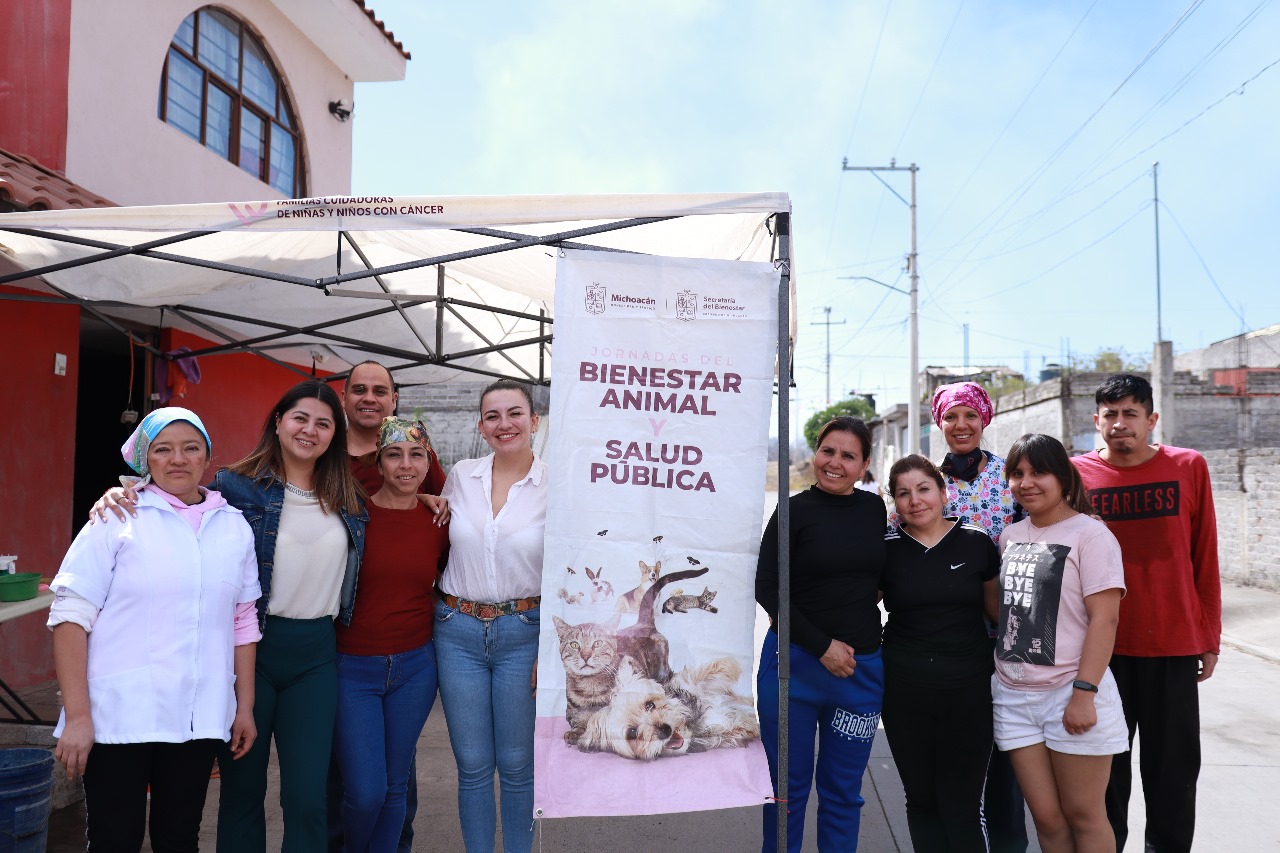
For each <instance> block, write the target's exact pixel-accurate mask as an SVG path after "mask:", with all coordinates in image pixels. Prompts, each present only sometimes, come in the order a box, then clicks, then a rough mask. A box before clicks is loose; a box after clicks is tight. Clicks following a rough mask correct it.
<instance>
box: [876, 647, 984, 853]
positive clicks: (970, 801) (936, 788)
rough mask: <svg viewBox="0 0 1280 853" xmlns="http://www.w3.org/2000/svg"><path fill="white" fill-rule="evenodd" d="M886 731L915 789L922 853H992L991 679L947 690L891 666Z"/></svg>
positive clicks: (914, 817)
mask: <svg viewBox="0 0 1280 853" xmlns="http://www.w3.org/2000/svg"><path fill="white" fill-rule="evenodd" d="M885 669H886V671H885V684H884V711H883V712H882V714H881V719H883V720H884V731H885V734H886V735H887V736H888V738H889V749H890V750H891V751H892V752H893V761H894V764H896V765H897V767H898V773H899V775H900V776H901V777H902V787H903V788H904V789H905V791H906V795H907V826H908V827H909V829H910V830H911V843H912V845H913V846H914V847H915V849H916V851H917V853H935V851H937V853H951V852H952V851H955V853H959V852H960V851H964V852H965V853H968V852H969V851H973V853H986V851H987V849H988V848H987V835H986V826H985V821H984V819H983V815H982V787H983V783H984V781H985V779H986V774H987V762H988V760H989V759H990V757H991V745H992V733H991V684H990V682H989V680H988V679H986V678H983V679H981V680H979V681H976V682H975V683H973V684H969V685H965V686H963V687H952V688H939V687H933V686H929V685H926V684H921V683H919V682H915V681H911V680H908V679H903V678H895V677H894V676H893V675H892V673H891V667H886V668H885Z"/></svg>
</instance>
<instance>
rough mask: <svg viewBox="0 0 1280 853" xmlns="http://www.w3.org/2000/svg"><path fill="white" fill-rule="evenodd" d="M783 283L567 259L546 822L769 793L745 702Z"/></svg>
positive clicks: (614, 260)
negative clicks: (781, 284) (555, 819)
mask: <svg viewBox="0 0 1280 853" xmlns="http://www.w3.org/2000/svg"><path fill="white" fill-rule="evenodd" d="M778 284H779V275H778V273H777V271H775V270H774V269H773V268H772V266H771V265H769V264H764V263H746V262H741V261H709V260H695V259H682V258H665V257H652V256H646V255H631V254H622V253H613V252H585V251H565V252H563V253H562V254H561V256H560V260H559V264H558V268H557V272H556V304H555V359H554V363H553V368H552V383H551V411H552V413H553V414H554V416H555V426H554V428H553V429H552V431H551V439H550V446H549V448H548V452H547V456H548V463H549V467H550V476H551V483H550V493H549V499H548V501H549V503H548V508H547V527H546V559H545V562H544V564H543V580H542V617H541V618H542V623H541V637H540V646H539V655H538V696H537V722H536V738H535V786H534V787H535V792H534V805H535V814H536V815H537V816H538V817H572V816H581V815H624V814H659V813H663V812H685V811H698V810H702V809H720V808H730V807H735V806H753V805H761V804H762V803H764V802H765V800H766V799H767V798H768V797H769V796H771V794H772V789H771V786H770V783H769V772H768V766H767V763H766V761H765V755H764V749H763V747H762V746H761V743H760V725H759V721H758V718H757V716H756V709H755V704H754V701H753V700H752V689H751V688H752V685H751V672H752V660H753V658H754V656H755V653H756V649H755V648H754V641H753V637H752V629H753V625H754V620H755V607H756V605H755V567H756V555H757V552H758V551H759V547H760V518H761V517H762V515H763V512H764V477H765V465H766V464H767V458H768V452H767V451H768V437H769V416H770V409H771V404H772V397H773V369H774V359H775V356H776V343H777V321H776V318H777V293H778Z"/></svg>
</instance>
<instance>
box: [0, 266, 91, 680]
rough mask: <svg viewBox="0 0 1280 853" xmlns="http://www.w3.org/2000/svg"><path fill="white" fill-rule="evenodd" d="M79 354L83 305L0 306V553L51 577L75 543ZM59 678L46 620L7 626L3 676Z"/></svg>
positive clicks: (0, 643) (0, 630)
mask: <svg viewBox="0 0 1280 853" xmlns="http://www.w3.org/2000/svg"><path fill="white" fill-rule="evenodd" d="M0 290H3V291H4V292H6V293H24V292H27V291H22V290H19V289H17V288H11V287H3V288H0ZM79 352H80V309H79V308H78V307H77V306H75V305H54V304H47V303H33V302H0V364H2V365H4V375H5V377H6V378H7V381H6V383H5V384H6V386H7V388H8V390H7V394H6V397H7V399H6V401H5V405H4V412H3V414H0V483H3V488H0V553H4V554H17V555H18V570H19V571H27V572H40V573H41V574H43V575H44V576H46V577H52V576H53V575H54V573H55V572H57V570H58V565H59V564H60V563H61V562H62V555H63V554H65V553H66V550H67V546H68V545H70V544H71V484H72V480H73V477H74V469H73V466H74V464H75V455H76V422H75V417H76V376H77V374H78V372H79V363H78V362H79ZM55 353H63V354H65V355H66V356H67V375H66V376H55V375H54V373H53V362H54V354H55ZM52 677H53V648H52V645H51V643H50V638H49V632H48V630H46V629H45V627H44V618H43V616H42V614H38V613H37V614H31V615H29V616H23V617H20V618H18V619H15V620H12V621H10V622H5V623H4V624H2V625H0V678H3V679H4V680H5V681H7V682H8V683H9V684H11V685H13V686H26V685H28V684H35V683H38V682H41V681H46V680H48V679H50V678H52Z"/></svg>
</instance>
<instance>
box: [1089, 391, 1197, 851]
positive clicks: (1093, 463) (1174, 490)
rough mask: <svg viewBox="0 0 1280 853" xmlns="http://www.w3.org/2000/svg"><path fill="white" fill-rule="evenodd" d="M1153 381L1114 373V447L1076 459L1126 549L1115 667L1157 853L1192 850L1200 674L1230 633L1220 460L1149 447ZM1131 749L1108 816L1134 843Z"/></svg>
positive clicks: (1110, 794) (1103, 400) (1109, 421)
mask: <svg viewBox="0 0 1280 853" xmlns="http://www.w3.org/2000/svg"><path fill="white" fill-rule="evenodd" d="M1152 399H1153V395H1152V392H1151V385H1150V383H1148V382H1147V380H1145V379H1143V378H1141V377H1139V376H1133V375H1130V374H1121V375H1117V376H1112V377H1110V378H1108V379H1107V380H1106V382H1104V383H1103V384H1102V386H1101V387H1100V388H1099V389H1098V391H1097V394H1096V395H1095V401H1096V402H1097V406H1098V410H1097V413H1096V414H1095V415H1094V416H1093V421H1094V424H1095V425H1096V426H1097V428H1098V432H1100V433H1101V434H1102V440H1103V441H1104V442H1105V443H1106V447H1104V448H1103V449H1102V450H1098V451H1094V452H1092V453H1087V454H1085V455H1083V456H1077V457H1075V458H1074V459H1072V462H1074V463H1075V465H1076V469H1077V470H1079V472H1080V477H1081V479H1083V480H1084V486H1085V489H1086V490H1087V491H1088V494H1089V499H1090V501H1091V502H1092V503H1093V507H1094V510H1095V511H1096V512H1097V514H1098V515H1099V516H1100V517H1101V518H1102V520H1103V521H1105V522H1106V523H1107V526H1108V527H1109V528H1110V529H1111V532H1112V533H1114V534H1115V537H1116V539H1118V540H1119V541H1120V549H1121V551H1122V553H1123V558H1124V578H1125V585H1126V586H1127V587H1128V594H1127V595H1126V596H1125V598H1124V600H1123V601H1122V602H1121V604H1120V623H1119V625H1118V627H1117V629H1116V642H1115V651H1114V653H1113V655H1112V658H1111V672H1112V674H1113V675H1114V676H1115V679H1116V684H1117V686H1119V688H1120V698H1121V701H1122V702H1123V703H1124V716H1125V720H1126V722H1127V723H1128V724H1129V746H1130V748H1132V746H1133V736H1134V733H1135V732H1136V731H1138V730H1141V732H1142V761H1141V765H1142V766H1141V772H1142V788H1143V792H1144V794H1145V796H1146V807H1147V825H1146V838H1145V842H1146V846H1145V849H1146V850H1148V851H1154V853H1165V851H1189V850H1190V849H1191V838H1192V835H1193V833H1194V831H1195V812H1196V779H1197V777H1198V776H1199V775H1200V703H1199V688H1198V687H1197V685H1198V683H1199V682H1201V681H1204V680H1206V679H1208V678H1209V677H1210V676H1211V675H1213V669H1214V666H1216V665H1217V662H1218V653H1219V642H1220V639H1221V636H1222V586H1221V582H1220V581H1219V577H1218V529H1217V520H1216V518H1215V516H1214V511H1213V492H1212V491H1211V490H1210V486H1209V466H1208V465H1207V464H1206V463H1205V460H1204V457H1203V456H1201V455H1200V454H1199V453H1197V452H1196V451H1194V450H1187V449H1185V448H1181V447H1170V446H1168V445H1160V444H1148V439H1149V438H1150V436H1151V431H1152V429H1154V428H1155V425H1156V421H1157V420H1158V418H1159V415H1158V414H1156V413H1155V412H1154V411H1153V407H1152ZM1132 779H1133V767H1132V756H1131V754H1130V753H1128V752H1126V753H1124V754H1122V755H1117V756H1116V757H1115V760H1114V761H1113V762H1112V764H1111V781H1110V784H1109V785H1108V787H1107V817H1108V818H1109V819H1110V821H1111V826H1112V829H1114V830H1115V834H1116V849H1117V850H1118V851H1119V850H1123V849H1124V843H1125V840H1126V839H1127V837H1128V834H1129V828H1128V814H1129V791H1130V788H1131V785H1132Z"/></svg>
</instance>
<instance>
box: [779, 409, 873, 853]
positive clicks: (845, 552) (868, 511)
mask: <svg viewBox="0 0 1280 853" xmlns="http://www.w3.org/2000/svg"><path fill="white" fill-rule="evenodd" d="M870 455H871V432H870V431H869V430H868V429H867V426H866V424H864V423H863V422H862V421H861V420H859V419H858V418H851V417H840V418H836V419H835V420H833V421H831V422H829V423H828V424H826V425H825V426H824V427H823V428H822V431H821V432H820V433H819V434H818V443H817V450H816V455H815V457H814V460H813V467H814V473H815V474H816V475H817V478H818V483H817V485H815V486H812V487H811V488H810V489H809V490H808V491H805V492H801V493H800V494H798V495H795V496H793V497H791V498H790V502H791V503H790V507H791V531H790V542H791V547H790V555H791V609H790V616H791V623H790V624H791V649H790V653H791V656H790V660H791V680H790V701H789V703H788V710H789V714H790V716H789V724H788V727H787V730H788V738H789V741H790V750H789V759H790V764H789V772H788V774H787V775H788V779H787V784H788V794H787V799H788V803H787V814H788V824H787V842H788V843H787V848H788V850H791V851H799V850H800V846H801V841H802V839H803V838H804V815H805V807H806V803H807V801H808V798H809V789H810V787H811V785H812V784H813V782H814V778H815V777H814V759H815V753H814V737H815V734H816V736H817V738H818V748H817V755H816V758H817V776H816V778H817V788H818V799H819V802H820V811H819V816H818V847H819V849H821V850H855V849H856V848H857V846H858V824H859V818H860V815H861V809H862V802H863V800H862V796H861V790H862V774H863V771H864V770H865V769H866V766H867V760H868V759H869V758H870V756H871V742H872V741H873V740H874V739H875V734H876V728H877V726H878V725H879V722H880V704H881V698H882V696H883V693H884V670H883V667H882V666H881V662H880V611H879V609H878V608H877V607H876V597H877V586H878V584H879V580H880V571H881V568H882V567H883V565H884V553H885V548H884V529H885V523H886V516H885V505H884V500H883V499H882V498H881V497H880V496H879V495H877V494H873V493H871V492H864V491H860V490H857V489H855V488H854V487H855V486H856V485H857V483H858V481H859V480H860V479H861V477H862V474H863V472H864V471H866V469H867V463H868V461H869V459H870ZM756 601H758V602H760V606H761V607H763V608H764V609H765V611H766V612H767V613H768V614H769V618H770V619H771V620H773V621H774V622H775V623H776V620H777V618H778V516H777V513H776V512H775V513H774V516H773V518H771V519H770V520H769V525H768V527H767V528H766V529H765V532H764V538H763V539H762V540H761V542H760V561H759V564H758V565H757V568H756ZM778 652H779V649H778V635H777V634H776V633H774V631H773V630H772V629H770V631H769V633H768V634H767V635H766V637H765V641H764V647H763V649H762V650H761V652H760V675H759V677H758V680H757V688H758V691H757V695H758V697H759V699H758V703H759V710H760V728H761V739H762V740H763V741H764V746H765V752H766V754H767V755H768V757H769V771H770V773H771V774H772V776H773V780H774V785H775V787H776V785H777V778H778ZM777 821H778V813H777V806H776V805H775V804H772V803H769V804H766V805H765V808H764V850H765V851H773V850H776V849H777V847H776V845H777Z"/></svg>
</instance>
